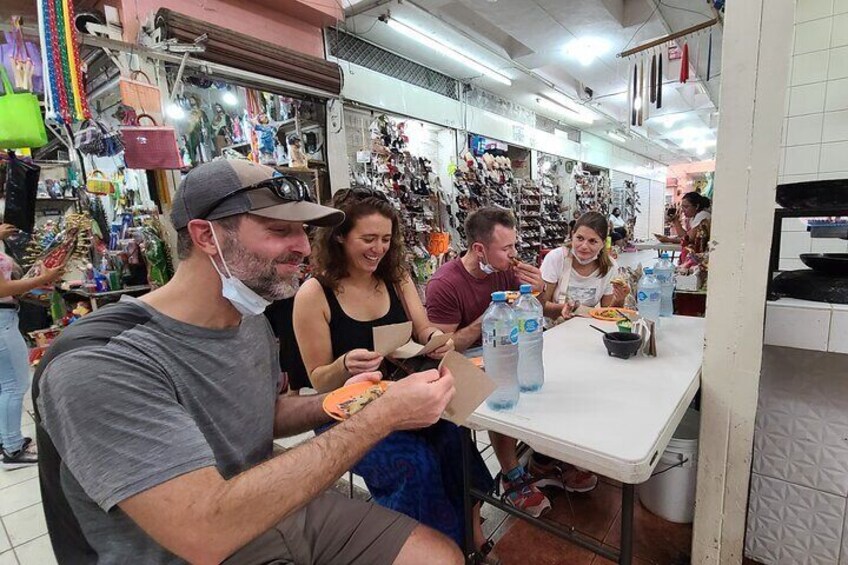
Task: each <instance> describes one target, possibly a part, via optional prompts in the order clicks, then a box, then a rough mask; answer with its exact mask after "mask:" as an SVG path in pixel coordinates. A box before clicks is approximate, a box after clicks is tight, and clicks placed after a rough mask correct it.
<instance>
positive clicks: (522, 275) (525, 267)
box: [512, 257, 545, 292]
mask: <svg viewBox="0 0 848 565" xmlns="http://www.w3.org/2000/svg"><path fill="white" fill-rule="evenodd" d="M512 265H513V269H515V274H516V275H517V276H518V281H519V282H520V283H521V284H529V285H530V286H532V287H533V292H542V291H544V290H545V281H544V280H542V271H540V270H539V269H538V267H534V266H533V265H530V264H528V263H522V262H521V261H519V260H518V258H517V257H513V258H512Z"/></svg>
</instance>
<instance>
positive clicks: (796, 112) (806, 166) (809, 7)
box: [779, 0, 848, 269]
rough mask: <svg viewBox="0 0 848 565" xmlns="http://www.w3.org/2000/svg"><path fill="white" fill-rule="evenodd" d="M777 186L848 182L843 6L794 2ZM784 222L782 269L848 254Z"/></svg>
mask: <svg viewBox="0 0 848 565" xmlns="http://www.w3.org/2000/svg"><path fill="white" fill-rule="evenodd" d="M781 152H782V153H781V164H780V174H779V182H780V183H793V182H803V181H808V180H828V179H837V178H848V0H798V2H797V5H796V9H795V40H794V47H793V56H792V75H791V78H790V86H789V90H788V93H787V97H786V119H785V121H784V125H783V144H782V148H781ZM804 229H805V227H804V224H803V223H802V222H801V221H800V220H785V221H784V224H783V232H784V233H783V236H782V238H783V241H782V242H781V243H782V244H781V249H780V258H781V261H780V268H781V269H802V268H804V266H803V264H801V262H800V261H799V260H798V254H799V253H809V252H814V253H818V252H821V253H826V252H841V253H844V252H846V251H848V242H846V241H845V240H832V239H831V240H825V239H813V240H811V238H810V236H809V234H807V233H804Z"/></svg>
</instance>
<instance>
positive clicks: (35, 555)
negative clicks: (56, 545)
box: [15, 536, 56, 565]
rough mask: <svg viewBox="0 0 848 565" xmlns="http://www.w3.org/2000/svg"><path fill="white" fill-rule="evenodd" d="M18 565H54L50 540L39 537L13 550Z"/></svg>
mask: <svg viewBox="0 0 848 565" xmlns="http://www.w3.org/2000/svg"><path fill="white" fill-rule="evenodd" d="M15 554H16V555H17V557H18V562H19V563H20V565H56V557H55V556H54V555H53V546H51V545H50V538H49V537H47V536H41V537H40V538H35V539H34V540H32V541H30V542H27V543H25V544H23V545H19V546H18V547H16V548H15Z"/></svg>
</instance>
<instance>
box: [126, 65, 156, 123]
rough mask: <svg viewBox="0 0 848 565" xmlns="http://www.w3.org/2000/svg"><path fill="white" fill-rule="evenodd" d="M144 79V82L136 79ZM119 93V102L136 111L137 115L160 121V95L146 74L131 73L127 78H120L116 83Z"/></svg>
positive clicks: (139, 72)
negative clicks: (148, 116) (144, 115)
mask: <svg viewBox="0 0 848 565" xmlns="http://www.w3.org/2000/svg"><path fill="white" fill-rule="evenodd" d="M139 76H141V77H144V81H140V80H136V77H139ZM118 88H119V89H120V91H121V102H122V103H123V104H125V105H126V106H129V107H131V108H133V109H135V110H136V112H138V113H139V114H148V115H151V116H153V117H154V119H159V120H161V119H162V93H161V92H160V91H159V87H158V86H155V85H154V84H153V81H151V80H150V77H148V76H147V73H144V72H143V71H133V73H132V74H131V75H130V77H129V78H126V77H121V80H120V82H119V83H118Z"/></svg>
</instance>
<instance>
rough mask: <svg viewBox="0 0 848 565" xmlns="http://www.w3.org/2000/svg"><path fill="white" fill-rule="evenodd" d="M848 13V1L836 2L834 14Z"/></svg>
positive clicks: (837, 0)
mask: <svg viewBox="0 0 848 565" xmlns="http://www.w3.org/2000/svg"><path fill="white" fill-rule="evenodd" d="M845 12H848V0H836V1H835V2H834V3H833V13H834V14H844V13H845Z"/></svg>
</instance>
